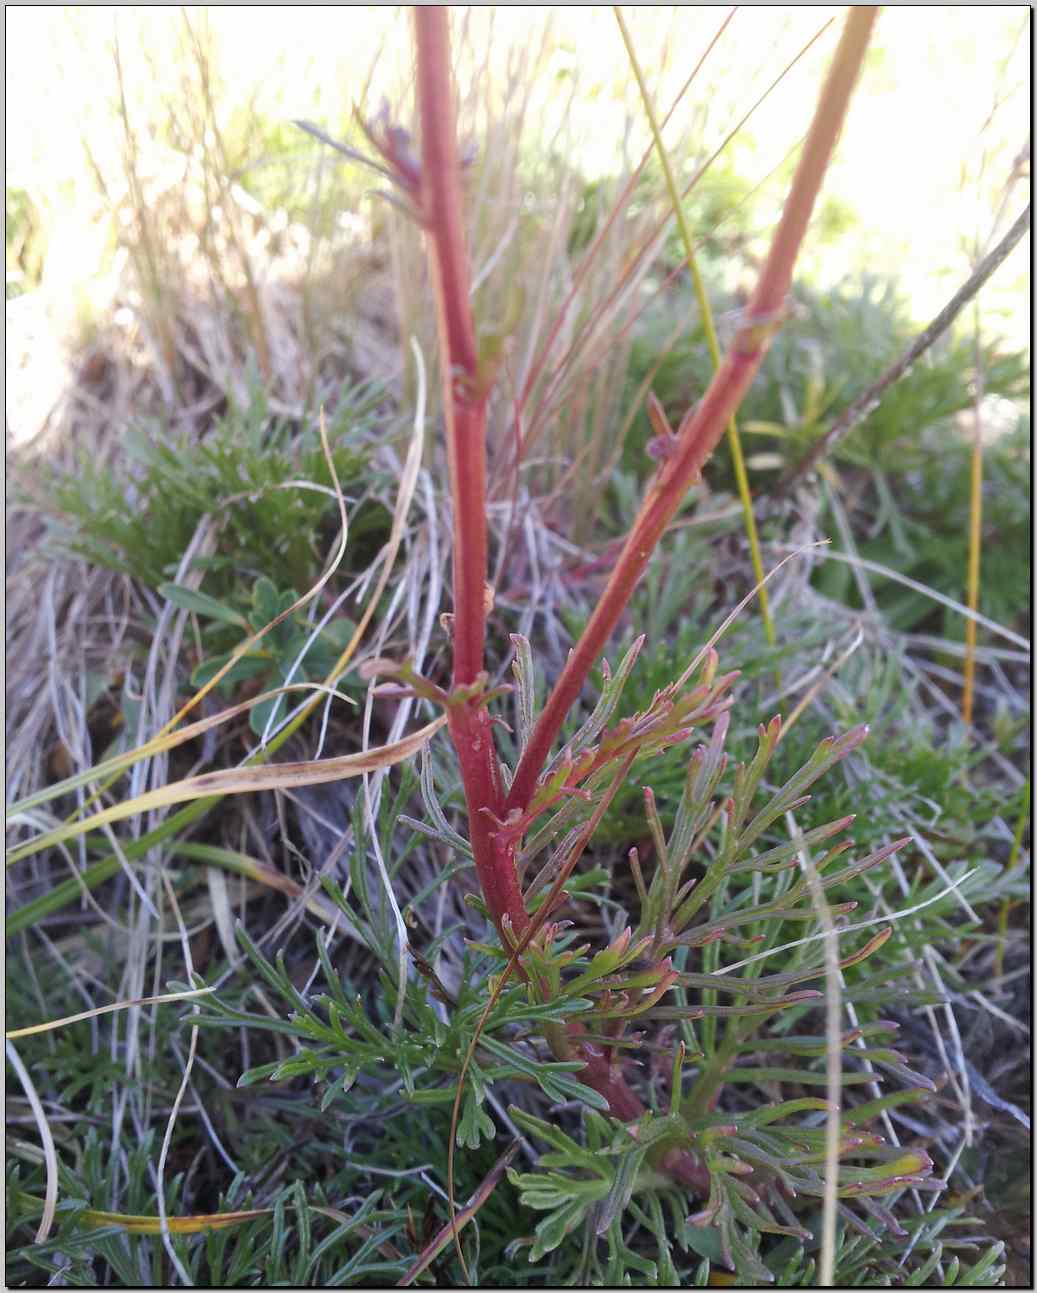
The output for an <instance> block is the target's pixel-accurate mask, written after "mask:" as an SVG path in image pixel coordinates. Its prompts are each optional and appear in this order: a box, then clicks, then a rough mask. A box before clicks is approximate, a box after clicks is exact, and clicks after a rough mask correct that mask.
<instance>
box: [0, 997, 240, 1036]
mask: <svg viewBox="0 0 1037 1293" xmlns="http://www.w3.org/2000/svg"><path fill="white" fill-rule="evenodd" d="M214 991H215V989H214V988H192V989H191V990H190V991H189V992H164V993H160V994H159V995H158V996H157V997H138V998H137V999H136V1000H135V1001H113V1002H112V1003H111V1005H108V1006H96V1007H95V1008H94V1009H93V1010H81V1011H80V1012H79V1014H78V1015H65V1017H64V1018H63V1019H49V1020H48V1021H47V1022H46V1023H45V1024H31V1025H30V1026H29V1027H28V1028H15V1029H13V1030H12V1031H11V1032H9V1033H5V1034H4V1035H5V1037H6V1038H7V1040H8V1041H13V1040H14V1039H15V1038H17V1037H31V1036H32V1035H33V1034H34V1033H47V1032H50V1031H51V1030H52V1029H54V1028H64V1027H65V1026H66V1025H67V1024H78V1023H79V1022H80V1021H81V1020H83V1019H94V1018H96V1017H97V1016H98V1015H107V1014H110V1013H111V1012H112V1011H113V1010H128V1009H130V1007H131V1006H151V1005H161V1004H162V1003H164V1002H168V1001H187V1000H188V999H189V998H190V997H201V996H204V995H205V994H206V993H207V992H214Z"/></svg>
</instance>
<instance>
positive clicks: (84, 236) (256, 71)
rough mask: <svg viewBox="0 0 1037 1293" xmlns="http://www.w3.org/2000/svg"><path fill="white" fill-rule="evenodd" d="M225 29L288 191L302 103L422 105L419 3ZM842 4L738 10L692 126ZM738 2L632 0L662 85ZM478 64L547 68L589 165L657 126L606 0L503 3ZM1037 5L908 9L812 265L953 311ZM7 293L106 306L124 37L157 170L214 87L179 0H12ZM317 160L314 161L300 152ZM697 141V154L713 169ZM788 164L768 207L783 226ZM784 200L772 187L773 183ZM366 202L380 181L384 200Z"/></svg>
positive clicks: (828, 40) (693, 105) (803, 75)
mask: <svg viewBox="0 0 1037 1293" xmlns="http://www.w3.org/2000/svg"><path fill="white" fill-rule="evenodd" d="M189 12H190V21H191V23H192V25H193V26H194V27H195V28H196V29H197V30H198V31H199V33H201V34H202V36H203V38H204V39H205V40H207V41H210V42H211V47H210V58H211V65H212V69H213V72H214V76H215V86H214V90H215V97H216V111H217V115H218V118H219V121H220V123H221V128H222V129H223V131H224V132H225V133H226V135H227V138H228V140H229V142H230V146H231V149H232V161H233V162H234V163H241V162H245V165H244V166H243V167H242V169H241V170H240V173H238V174H236V175H235V178H236V179H237V180H238V181H239V182H240V183H241V185H242V186H243V187H244V189H245V190H246V191H248V192H249V193H250V194H252V196H253V197H255V199H256V200H257V201H259V202H261V203H264V204H265V205H267V206H271V205H273V206H282V207H283V208H284V209H286V210H288V211H290V212H292V213H293V214H294V213H296V212H298V211H299V210H300V208H305V205H306V201H307V199H306V189H307V182H308V173H309V170H310V162H309V158H310V154H311V152H312V150H311V148H310V146H309V144H308V143H307V141H305V140H304V139H302V138H301V137H299V136H298V135H297V134H296V132H295V131H294V130H293V129H292V128H291V127H290V125H289V124H288V123H289V122H290V120H291V119H292V118H294V117H306V118H309V119H312V120H314V121H316V122H318V123H320V124H322V125H324V126H325V127H326V128H328V129H329V130H331V131H332V132H336V131H337V132H340V133H345V131H346V127H347V126H348V124H349V121H350V117H351V113H352V109H353V106H354V105H355V104H359V105H360V106H362V107H364V108H365V109H366V110H367V111H368V112H372V111H373V110H374V109H375V108H377V106H378V104H379V103H380V101H381V99H382V98H383V97H385V98H387V99H388V100H389V102H390V103H392V104H394V105H398V106H400V107H402V109H403V111H404V112H405V113H406V112H407V111H409V103H407V102H406V101H405V100H403V96H404V95H405V93H406V87H407V86H408V85H409V82H410V76H411V71H410V58H411V53H410V44H409V41H410V33H409V24H408V19H407V15H406V13H405V12H404V11H402V10H399V9H394V8H389V7H355V8H348V9H341V10H335V9H324V8H315V7H308V6H299V7H293V8H291V9H288V8H281V7H276V6H275V7H257V8H255V9H244V8H237V7H234V6H226V7H220V8H216V9H212V10H205V9H199V8H194V9H191V10H190V11H189ZM838 13H839V10H838V9H837V8H836V7H826V6H822V7H803V6H790V7H787V8H782V9H776V8H749V9H745V10H743V11H741V12H739V13H737V14H736V15H735V17H734V19H733V21H732V23H731V24H730V26H729V28H728V30H727V31H726V33H725V34H724V36H723V37H722V38H721V41H720V42H719V44H718V46H717V48H716V49H715V50H714V51H713V53H712V54H711V56H710V58H709V59H708V60H707V62H706V64H705V66H704V68H703V70H702V73H701V75H700V77H699V78H698V80H697V81H696V83H695V86H694V88H693V89H692V91H691V92H690V93H689V95H688V96H687V98H686V99H685V101H684V103H683V104H682V105H681V107H680V109H679V110H678V113H677V116H676V119H675V122H674V125H673V127H672V129H671V131H670V132H669V136H670V137H672V136H673V135H674V133H676V134H677V135H678V136H680V135H681V134H685V135H688V136H691V137H693V139H694V142H695V144H696V147H697V148H698V149H702V150H704V151H705V152H707V153H708V152H709V151H711V149H712V148H713V147H716V146H717V145H719V143H720V142H721V141H722V140H723V139H724V137H725V136H726V134H727V133H728V131H729V129H730V128H731V127H732V125H733V124H734V123H735V122H736V121H737V120H738V119H739V118H740V117H741V115H742V114H743V113H744V112H745V111H746V110H747V109H748V108H749V107H750V105H751V104H752V103H753V102H754V100H755V99H756V97H757V96H758V94H759V93H760V92H761V90H762V89H763V88H764V87H765V86H766V85H767V84H768V83H769V82H770V81H771V80H772V79H773V77H774V76H775V75H776V74H777V72H778V71H779V70H780V69H781V68H782V67H783V66H784V64H785V63H786V62H787V61H788V59H789V58H791V57H792V55H793V54H794V53H795V52H796V51H798V50H799V49H800V47H801V46H802V45H803V44H804V43H805V42H806V40H807V39H809V37H810V36H811V35H813V34H814V33H815V32H817V31H818V30H819V29H820V28H822V27H823V26H824V25H825V23H826V22H827V21H828V20H829V19H830V18H832V17H834V16H835V15H837V14H838ZM723 16H724V11H723V10H720V9H711V8H695V7H682V8H680V9H677V10H672V9H669V8H665V7H642V8H639V9H637V10H636V11H632V12H631V22H632V24H633V30H634V32H635V35H636V38H637V41H638V45H639V50H640V57H641V59H642V61H643V63H644V64H645V66H646V67H648V68H650V69H651V70H652V84H653V91H654V93H655V94H656V98H657V102H658V103H659V104H660V105H668V104H669V103H670V102H671V101H672V99H673V96H674V94H675V93H676V91H677V89H678V88H679V86H680V84H681V83H682V82H683V81H684V79H685V77H686V76H687V75H688V72H689V70H690V69H691V67H692V66H693V65H694V64H695V62H697V61H698V59H699V58H700V56H701V55H702V54H703V52H704V51H705V49H706V46H707V44H708V42H709V40H710V39H711V38H712V36H713V34H714V33H715V31H716V30H717V28H718V26H719V25H720V22H721V20H722V18H723ZM464 22H465V25H466V27H467V28H469V43H468V44H467V47H466V52H467V55H468V57H467V58H466V59H464V60H463V61H462V63H461V66H460V75H461V78H462V83H464V84H470V83H471V79H472V78H473V77H475V76H476V75H479V76H481V75H482V73H483V71H484V68H483V65H482V63H483V59H485V64H486V68H487V69H488V71H489V76H488V78H487V83H488V85H489V87H490V89H491V92H492V95H493V96H495V97H496V98H497V106H498V110H499V109H500V108H501V107H503V106H504V103H505V101H506V100H507V97H508V95H509V93H510V94H511V95H512V96H513V97H514V96H515V93H516V91H515V87H514V85H511V86H510V88H509V82H508V70H509V68H510V69H511V71H512V73H513V74H514V72H515V71H516V70H517V69H518V64H519V61H520V60H524V68H523V71H524V72H526V73H527V74H528V73H529V72H530V71H532V70H535V73H536V75H535V78H534V80H533V83H532V85H531V86H530V87H529V88H530V106H529V114H530V117H531V119H532V120H533V122H534V123H535V124H534V129H533V130H532V131H529V129H528V127H527V136H526V146H527V147H529V148H544V149H557V150H558V151H560V152H562V153H564V155H565V156H566V158H567V159H568V160H569V161H570V163H571V164H572V165H573V166H574V167H575V168H576V169H578V170H579V171H580V173H581V174H582V175H583V176H584V177H585V178H586V179H587V180H588V181H591V182H593V181H594V180H598V179H601V178H602V177H606V176H608V175H611V174H615V173H617V172H618V171H619V170H620V169H621V168H622V166H623V163H624V160H625V161H626V162H627V163H629V162H630V161H631V160H632V159H633V160H636V158H637V157H638V156H639V155H640V152H641V151H642V149H643V148H644V147H645V146H646V144H647V143H648V131H647V126H646V124H645V122H644V121H643V119H641V118H640V116H639V114H638V113H637V111H636V99H635V98H634V87H633V86H632V84H631V81H630V77H629V74H628V68H627V65H626V62H625V55H624V51H623V48H622V43H621V41H620V39H619V35H618V32H617V30H616V26H615V22H614V20H613V18H612V15H611V13H610V12H609V10H608V9H607V7H591V8H576V7H571V8H567V7H558V8H551V7H534V8H529V7H521V6H515V7H510V6H509V7H500V8H497V7H494V6H487V7H484V8H481V9H477V10H473V11H471V12H470V13H467V14H466V15H465V17H464ZM1028 26H1029V10H1028V8H1027V7H1025V6H1013V5H1009V6H1002V7H995V6H991V7H989V8H984V7H978V6H968V7H950V6H941V7H938V8H930V9H926V8H921V7H919V8H915V7H890V8H889V9H887V10H886V11H885V12H884V13H883V14H882V17H881V20H880V22H879V25H878V30H877V37H876V41H875V45H874V48H873V49H872V51H871V53H870V54H869V57H868V64H867V67H866V70H865V74H864V77H863V80H862V83H861V87H860V92H859V94H858V96H857V99H856V101H855V103H854V107H853V111H852V113H851V115H850V120H849V125H848V128H847V130H846V132H845V136H844V139H843V142H842V145H841V148H840V151H839V154H838V158H837V160H836V163H835V166H834V167H833V170H832V171H831V173H830V174H829V176H828V179H827V181H826V186H825V202H824V206H823V209H822V212H821V215H820V220H821V221H822V222H823V223H824V225H825V229H826V232H827V234H828V237H826V238H825V239H824V245H823V248H822V249H820V250H818V249H817V248H816V246H815V248H814V249H813V250H811V249H810V247H808V249H807V253H806V256H805V259H804V261H803V263H802V266H801V271H800V273H801V276H802V278H804V279H806V280H807V281H810V282H812V283H814V284H816V285H817V286H820V287H827V286H830V285H831V284H833V283H835V282H838V281H839V280H840V279H841V278H843V277H844V276H845V275H846V274H847V273H848V272H855V271H859V270H861V269H869V270H873V271H875V272H877V273H894V274H896V275H897V277H898V278H899V279H900V282H901V284H902V286H903V287H904V289H905V292H906V294H907V296H908V298H909V299H910V301H911V305H912V309H913V311H914V313H915V316H916V318H917V320H918V321H919V322H924V321H925V320H927V319H928V318H929V317H931V315H932V314H934V313H935V312H936V310H937V309H938V308H939V306H940V305H941V304H942V303H943V301H944V299H945V298H946V297H947V296H948V295H949V294H950V291H951V290H953V287H954V286H955V285H956V283H957V281H958V280H959V279H961V278H962V277H963V276H964V274H965V271H966V270H967V267H968V265H969V261H970V258H971V257H972V256H973V255H974V253H975V248H976V245H977V243H978V242H982V241H983V240H984V239H985V238H986V237H987V235H988V233H989V231H990V227H991V225H992V224H993V221H994V219H995V216H996V204H997V202H998V201H999V200H1000V197H1001V193H1002V186H1003V184H1004V182H1005V180H1006V179H1007V177H1008V174H1009V172H1010V169H1011V166H1012V163H1013V161H1014V159H1015V158H1016V157H1017V156H1018V155H1019V154H1020V153H1021V152H1022V151H1023V149H1024V148H1025V147H1026V145H1027V141H1028V137H1029V108H1030V103H1029V70H1028V52H1029V39H1028ZM7 34H8V41H7V105H8V127H7V176H6V182H7V214H8V235H7V237H8V259H7V291H8V295H9V296H10V295H12V294H17V293H20V292H24V291H27V290H30V289H31V288H33V287H35V286H36V285H37V284H38V283H40V282H42V283H44V284H45V285H46V286H48V287H49V288H51V289H53V290H55V291H57V290H60V291H61V293H62V294H63V295H64V297H65V306H66V308H71V307H72V306H73V305H75V306H76V307H78V309H79V310H80V311H81V316H80V317H81V322H83V323H88V322H89V320H90V317H91V314H92V312H94V311H97V310H99V309H101V308H102V302H103V300H104V292H103V287H102V285H101V283H100V282H99V281H98V280H99V279H101V278H103V276H104V275H105V273H106V272H107V271H109V270H110V269H111V267H112V260H113V256H114V253H115V242H116V235H115V233H114V231H113V230H112V228H111V225H110V222H109V220H107V219H106V218H105V211H104V204H103V202H102V201H101V199H100V198H99V195H98V184H97V174H96V172H95V170H94V167H93V166H92V165H91V164H90V163H88V161H87V160H86V156H85V153H84V145H85V146H86V148H87V149H89V152H90V154H91V155H92V157H93V159H94V163H96V168H97V170H98V171H99V172H100V173H101V175H103V176H104V178H105V181H106V183H115V182H116V181H115V179H114V177H116V176H118V175H120V174H121V172H122V156H123V150H124V138H123V128H122V123H121V119H120V118H121V107H120V102H119V98H120V91H119V85H118V81H117V77H116V71H115V66H114V62H113V49H114V47H115V45H116V43H117V44H118V48H119V53H120V57H121V61H122V70H123V77H124V81H125V96H126V109H127V112H128V116H129V119H130V122H131V124H132V126H133V128H134V130H135V131H137V132H138V135H139V140H138V143H139V148H140V153H141V157H142V162H143V165H144V166H145V168H146V169H149V170H154V171H161V170H162V168H163V167H170V168H175V166H176V165H177V164H178V163H179V162H180V156H179V153H180V148H181V147H182V141H180V140H177V139H175V138H173V137H171V132H170V130H169V127H168V123H169V119H170V116H171V114H172V113H173V112H176V111H180V112H182V110H183V108H182V104H181V106H180V107H179V109H178V108H174V107H173V105H175V104H176V103H177V101H178V100H180V99H182V97H183V96H188V97H189V96H191V95H193V94H196V93H197V80H196V76H195V74H194V70H193V67H192V59H191V57H190V51H189V43H190V42H189V40H188V38H187V35H186V33H185V24H184V17H183V16H182V14H181V13H180V11H179V10H175V9H172V8H164V7H155V8H145V7H133V6H122V7H118V8H113V7H110V6H96V7H89V8H85V7H84V8H76V7H44V6H39V7H35V6H21V7H18V6H16V7H13V8H11V9H9V11H8V14H7ZM836 36H837V25H835V24H833V25H832V26H829V28H828V29H827V31H825V32H824V34H823V35H822V36H821V38H820V39H819V40H818V41H817V43H816V44H815V45H814V46H813V47H812V49H811V50H810V51H808V53H807V54H806V56H805V57H804V58H803V59H802V60H801V61H800V62H799V63H798V64H797V66H796V68H795V69H793V71H792V72H791V73H790V74H789V75H788V76H787V77H786V79H785V80H784V82H783V83H782V85H781V86H780V87H779V88H778V90H777V91H776V92H775V94H774V96H773V97H772V98H771V99H770V100H769V101H768V104H767V106H766V109H765V110H764V111H762V112H760V113H758V114H757V115H755V116H754V117H753V118H752V120H751V121H750V122H749V124H748V125H747V126H746V127H745V129H744V130H742V131H741V132H740V133H739V135H738V137H737V138H736V139H735V140H734V141H733V142H732V144H731V145H730V147H729V149H728V151H727V152H726V153H725V156H724V163H723V168H724V170H725V171H727V172H729V173H731V174H732V175H735V176H738V177H739V178H740V179H741V180H742V181H743V182H744V183H745V184H746V185H747V186H749V187H751V186H752V185H753V184H754V183H755V182H756V181H758V180H760V179H762V178H763V177H764V176H767V175H768V174H769V173H770V172H771V171H773V170H774V168H775V167H777V166H780V165H781V163H782V162H783V159H784V158H785V157H786V155H787V153H788V151H789V149H790V147H791V146H792V145H793V144H794V143H795V142H796V140H797V139H798V138H799V137H800V136H801V134H802V133H803V131H804V130H805V127H806V123H807V121H808V119H809V112H810V109H811V106H812V104H813V101H814V98H815V95H816V87H817V84H818V75H819V72H820V69H821V68H823V67H824V66H825V64H826V62H827V59H828V57H829V55H830V53H831V49H832V47H833V45H834V41H835V39H836ZM293 163H294V165H293ZM692 164H693V162H692V161H689V162H688V166H689V167H690V166H691V165H692ZM782 191H783V188H782V185H781V183H780V182H776V183H772V184H771V185H770V186H768V188H767V189H766V191H765V194H764V195H763V196H762V197H761V200H760V202H759V203H758V204H757V205H756V207H755V208H754V221H753V223H754V225H755V228H756V229H757V230H758V231H759V232H760V234H761V236H762V235H763V234H765V233H766V231H767V230H768V229H769V228H770V223H771V218H772V215H773V205H774V204H775V203H777V202H778V201H780V195H781V193H782ZM768 198H769V199H770V202H769V203H768V201H767V199H768ZM364 205H365V203H363V202H361V204H360V207H361V211H362V209H363V206H364ZM1024 282H1025V265H1024V260H1023V258H1022V257H1019V258H1017V260H1016V262H1015V264H1014V265H1012V266H1009V267H1008V268H1007V269H1006V271H1005V272H1004V273H1003V274H1002V275H1000V276H999V278H998V280H997V281H996V282H995V283H994V284H993V285H992V286H991V288H990V289H989V290H988V292H987V293H986V295H985V298H984V310H985V313H987V314H988V316H989V320H990V325H991V326H996V327H997V328H998V329H999V330H1001V331H1003V332H1004V333H1005V334H1006V335H1007V336H1009V337H1010V338H1011V339H1012V340H1013V341H1020V340H1022V339H1023V338H1024V337H1025V336H1026V333H1027V329H1028V326H1029V320H1028V317H1027V302H1026V295H1025V292H1024V291H1023V290H1022V286H1023V284H1024Z"/></svg>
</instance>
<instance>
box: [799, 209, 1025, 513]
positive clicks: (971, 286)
mask: <svg viewBox="0 0 1037 1293" xmlns="http://www.w3.org/2000/svg"><path fill="white" fill-rule="evenodd" d="M1029 228H1030V208H1029V207H1027V208H1026V210H1025V211H1024V212H1023V213H1022V215H1021V216H1020V217H1019V219H1018V220H1017V221H1016V222H1015V224H1014V225H1012V227H1011V229H1009V231H1008V232H1007V233H1006V234H1005V236H1004V237H1003V238H1002V239H1001V241H1000V242H999V243H998V245H997V246H996V247H995V248H994V250H993V251H992V252H990V254H989V255H987V256H984V258H983V259H982V260H981V261H980V262H979V264H978V265H977V266H976V268H975V269H974V270H973V271H972V273H971V274H970V275H969V277H968V279H967V280H966V281H965V282H964V283H963V284H962V286H961V287H959V288H958V290H957V291H956V292H955V293H954V295H953V296H952V297H951V299H950V300H949V301H948V302H947V304H946V305H945V306H944V307H943V309H942V310H941V311H940V313H939V314H938V315H937V316H936V318H935V319H933V321H932V323H930V324H929V325H928V327H926V328H923V329H922V331H921V332H920V333H919V334H918V336H917V337H915V339H914V341H912V342H911V344H910V345H909V346H908V348H907V349H906V350H905V351H904V353H903V354H902V355H901V356H900V358H899V359H898V360H897V361H896V363H894V364H891V365H890V366H889V368H887V369H886V371H885V372H884V373H883V374H882V376H881V377H880V378H879V379H878V381H877V382H875V383H874V385H872V386H869V387H868V389H867V390H866V391H865V392H864V393H863V394H862V395H858V397H857V398H856V399H855V400H854V401H853V403H852V404H851V405H850V406H849V408H848V409H847V410H846V411H845V413H843V414H842V416H841V417H840V418H838V420H837V421H836V422H835V423H834V425H833V426H831V427H830V428H829V429H828V430H827V431H826V432H825V433H824V435H823V436H822V437H821V439H820V440H818V442H817V443H816V444H815V445H814V446H813V448H811V449H810V451H809V452H808V453H807V454H806V455H805V457H804V458H803V459H802V460H801V461H800V462H798V463H797V464H796V466H795V467H793V468H791V470H790V471H789V472H788V473H787V474H786V476H785V477H784V478H783V479H782V480H780V481H779V482H778V485H777V486H776V489H777V491H778V493H782V492H784V491H785V490H787V489H788V488H789V486H790V485H791V484H792V483H793V482H794V481H796V480H798V479H799V478H800V477H801V476H803V475H805V474H806V473H807V472H808V471H809V470H810V469H811V468H812V467H813V466H814V464H815V463H816V462H817V461H818V459H819V458H821V457H823V456H824V455H825V454H827V453H829V452H831V450H832V449H834V448H835V446H836V445H837V444H838V443H839V442H840V440H843V439H845V437H846V436H848V435H849V433H850V432H851V431H852V430H853V429H854V427H856V426H857V425H858V424H859V423H861V422H863V421H864V419H865V418H866V417H868V415H869V414H871V413H873V412H874V411H875V409H876V408H877V407H878V405H879V401H880V400H881V399H882V397H883V395H884V394H885V393H886V391H887V390H888V389H889V387H890V386H892V385H893V383H894V382H896V381H899V379H900V378H901V377H903V376H904V374H905V373H906V372H907V371H908V369H909V368H910V367H911V365H912V364H914V363H915V361H916V360H918V359H919V358H921V356H922V355H924V354H925V352H926V351H927V350H928V349H929V347H930V346H931V345H932V344H933V342H934V341H936V340H937V339H938V338H939V337H942V336H943V334H944V333H945V332H946V331H947V329H948V328H949V327H950V326H951V324H952V323H953V322H954V320H955V319H956V318H957V317H958V315H959V314H960V313H961V312H962V310H963V309H964V308H965V306H966V305H968V303H969V301H971V300H972V298H973V297H974V296H975V295H976V293H977V292H978V291H979V289H980V288H981V287H982V286H983V284H984V283H985V282H986V281H987V279H988V278H990V276H991V275H992V274H993V273H994V271H995V270H997V269H998V268H999V267H1000V266H1001V264H1002V263H1003V262H1004V261H1005V260H1006V259H1007V257H1008V255H1009V253H1010V252H1011V251H1012V249H1013V248H1014V247H1015V246H1016V244H1017V243H1019V242H1020V241H1021V240H1022V237H1023V235H1024V234H1025V233H1026V232H1027V231H1028V230H1029Z"/></svg>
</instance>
